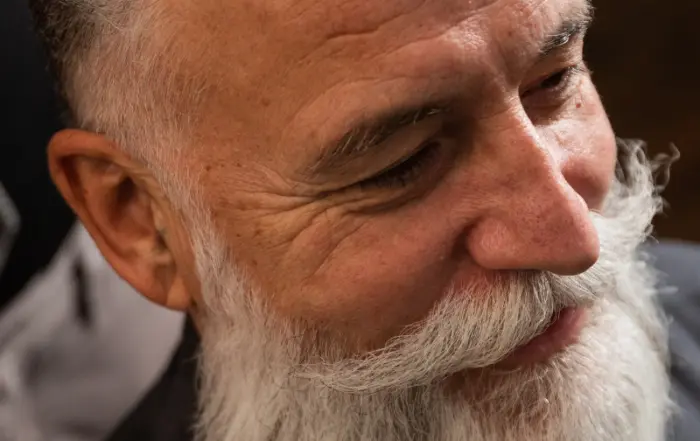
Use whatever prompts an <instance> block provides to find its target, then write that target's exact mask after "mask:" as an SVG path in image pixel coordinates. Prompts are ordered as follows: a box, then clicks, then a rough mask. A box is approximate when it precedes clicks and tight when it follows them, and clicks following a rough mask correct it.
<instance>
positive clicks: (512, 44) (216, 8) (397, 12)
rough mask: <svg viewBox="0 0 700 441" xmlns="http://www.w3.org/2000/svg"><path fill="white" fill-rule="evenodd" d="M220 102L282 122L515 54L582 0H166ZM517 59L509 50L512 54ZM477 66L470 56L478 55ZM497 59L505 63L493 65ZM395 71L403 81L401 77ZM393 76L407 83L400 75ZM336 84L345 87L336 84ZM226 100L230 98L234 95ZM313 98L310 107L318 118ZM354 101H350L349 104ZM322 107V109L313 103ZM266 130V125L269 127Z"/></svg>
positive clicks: (243, 114) (226, 108)
mask: <svg viewBox="0 0 700 441" xmlns="http://www.w3.org/2000/svg"><path fill="white" fill-rule="evenodd" d="M163 1H164V2H166V3H165V4H166V5H167V8H166V10H167V11H169V14H170V15H171V16H172V17H176V18H175V19H174V20H172V21H173V22H175V23H177V24H178V25H179V26H178V30H177V34H178V37H177V38H181V39H183V40H185V41H186V42H187V44H188V45H189V46H190V47H189V50H188V52H189V53H190V54H193V56H194V57H196V59H197V61H196V62H195V63H193V64H196V65H198V66H200V68H201V69H202V71H203V76H204V77H206V81H207V82H208V83H209V84H208V89H209V90H211V91H212V97H214V102H215V104H216V106H218V108H219V109H220V111H221V112H225V113H226V114H228V115H229V117H231V119H235V120H236V121H239V122H240V123H241V124H242V125H244V126H246V125H247V126H253V125H254V124H253V123H254V122H259V121H253V120H257V119H258V118H257V117H258V116H259V115H260V113H261V112H260V111H261V110H264V112H263V113H264V114H265V120H266V121H270V120H271V116H272V113H274V116H275V117H276V119H275V121H276V123H278V125H279V126H280V127H284V126H286V125H287V122H288V121H285V118H286V120H289V119H290V118H294V117H296V116H298V114H299V113H302V110H303V109H305V108H314V106H313V103H315V102H317V101H319V100H325V101H326V103H325V107H327V106H329V105H330V106H334V109H335V110H336V111H335V112H333V115H329V116H335V115H341V114H343V112H342V111H341V110H343V107H348V108H349V109H348V112H351V111H352V110H351V109H350V108H352V107H353V105H352V103H351V102H350V101H352V100H345V99H342V100H341V101H342V102H337V103H332V101H333V100H337V99H339V98H338V97H339V96H343V94H345V95H347V94H354V93H356V90H357V89H362V90H369V89H370V87H366V86H370V85H371V86H372V88H374V89H376V87H378V85H379V84H382V87H383V89H384V90H385V91H386V93H381V94H377V93H376V92H374V91H373V92H371V94H372V97H373V99H374V100H375V101H381V100H388V101H391V100H393V97H392V96H393V95H394V94H400V93H404V91H403V89H405V88H411V87H415V86H416V84H406V83H411V82H413V83H415V82H420V81H431V82H432V81H434V80H435V79H436V78H437V77H440V78H447V77H449V78H451V79H452V81H461V80H462V78H460V75H462V74H464V75H468V74H470V75H471V74H474V73H475V72H478V71H480V70H481V71H482V72H483V69H481V67H483V65H486V64H488V65H490V66H491V68H498V67H494V65H498V64H499V63H500V64H503V63H512V62H517V60H518V59H519V58H524V57H525V56H526V55H527V53H526V52H527V50H526V49H527V48H528V47H529V48H530V50H531V51H537V47H536V43H537V41H538V39H541V37H542V34H546V33H547V32H553V31H554V30H555V28H556V26H557V25H558V24H559V23H561V21H562V20H563V19H565V18H567V16H570V15H572V14H575V13H576V11H582V10H584V9H585V5H586V4H587V2H586V0H382V1H367V0H349V1H348V0H322V1H321V0H185V1H180V0H163ZM514 60H515V61H514ZM480 64H481V65H482V66H479V65H480ZM501 67H504V66H501ZM402 79H403V81H402ZM402 82H403V83H404V84H403V85H402ZM341 92H342V93H341ZM234 103H235V104H234ZM323 107H324V106H315V108H316V109H317V110H316V111H315V112H312V114H313V115H312V118H315V119H318V117H319V116H321V117H322V116H323V115H318V114H317V113H318V109H319V108H323ZM354 107H355V110H356V107H357V106H354ZM321 112H324V111H323V110H321ZM266 133H268V135H269V136H272V135H271V133H270V131H269V130H266Z"/></svg>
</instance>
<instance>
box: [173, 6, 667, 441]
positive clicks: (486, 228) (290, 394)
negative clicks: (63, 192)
mask: <svg viewBox="0 0 700 441" xmlns="http://www.w3.org/2000/svg"><path fill="white" fill-rule="evenodd" d="M171 3H172V4H168V5H167V10H168V11H169V13H170V14H171V15H170V17H169V18H170V19H171V20H170V21H169V23H171V24H172V23H174V24H176V25H177V26H179V33H180V38H182V39H183V41H188V42H189V43H188V44H191V46H192V47H191V48H190V51H189V53H190V54H191V57H192V59H191V60H190V61H193V62H194V61H196V62H199V63H201V64H202V65H205V66H206V69H205V72H206V86H205V87H203V88H202V97H201V112H199V114H200V117H199V118H198V119H197V120H196V127H195V130H194V134H195V136H194V140H195V144H196V145H193V146H191V148H186V149H184V150H183V155H184V162H183V164H186V166H187V167H189V169H190V173H191V170H199V171H201V172H198V174H196V176H195V177H196V183H197V190H198V193H197V194H199V195H201V198H202V200H201V201H200V202H201V205H202V206H203V207H205V209H206V211H207V212H208V215H209V216H208V218H209V219H211V221H212V225H211V229H210V230H211V231H210V232H211V234H208V235H207V234H205V235H204V236H198V234H199V233H201V232H202V231H205V232H206V231H209V230H207V226H203V225H205V224H206V222H204V220H202V219H200V220H199V221H201V222H202V223H201V224H193V225H191V226H192V234H193V236H194V237H195V239H194V242H195V245H196V246H195V254H196V256H197V263H198V265H199V266H198V269H199V275H198V277H194V276H192V277H190V278H189V279H188V280H186V284H187V286H188V287H189V291H191V292H192V293H193V294H194V295H195V297H198V298H199V299H198V300H199V301H200V303H201V304H203V305H205V306H204V307H203V308H201V309H200V312H202V315H201V316H200V317H198V319H199V320H200V324H201V326H200V328H201V331H202V337H203V345H204V350H203V369H204V380H205V386H204V389H203V391H202V397H201V400H202V406H203V410H204V413H203V415H204V416H203V427H205V430H206V432H207V433H206V435H207V439H211V440H221V439H229V437H230V436H238V435H240V434H244V435H243V437H244V438H246V439H258V438H259V439H297V440H301V439H308V440H314V439H327V438H324V436H328V434H329V433H330V434H331V438H330V439H384V440H390V439H397V440H398V439H423V438H425V439H455V440H456V439H469V440H496V439H500V440H511V439H528V440H530V439H532V440H535V439H538V440H544V439H548V440H561V439H580V440H593V439H600V440H603V439H614V438H611V436H612V437H617V438H615V439H625V440H627V439H630V440H631V439H635V440H639V439H641V438H639V436H640V434H644V436H647V437H649V438H648V439H654V438H653V437H654V436H656V434H657V433H658V429H659V427H660V424H659V421H661V420H662V419H661V417H658V415H660V413H661V412H660V409H661V408H662V407H663V401H664V400H663V398H662V396H663V393H664V391H665V389H664V385H665V383H664V379H663V374H662V365H663V363H662V358H663V356H662V353H663V350H662V349H661V348H660V345H659V344H658V340H659V338H660V337H659V335H660V331H659V328H658V326H657V325H658V323H657V321H656V319H655V315H654V312H653V307H652V306H651V303H650V302H649V301H648V294H649V292H650V283H646V282H647V278H646V277H645V276H646V275H647V274H646V273H645V272H644V271H645V270H643V265H642V266H640V265H641V264H639V263H638V262H636V261H635V260H634V257H633V256H632V252H631V251H630V250H631V249H632V248H634V247H635V246H636V245H637V244H638V242H639V241H641V240H642V238H643V235H644V232H645V230H646V227H647V225H648V221H649V218H650V217H649V214H650V213H653V211H654V209H653V208H654V207H653V206H654V201H653V199H652V195H651V193H650V192H649V191H647V190H648V185H647V184H648V182H647V181H646V180H645V177H646V174H645V172H644V170H643V169H644V167H643V165H640V164H637V167H638V168H637V169H635V170H634V173H633V176H637V178H638V187H639V188H641V190H639V189H638V190H639V195H641V196H639V197H634V198H629V197H627V196H629V195H627V196H626V195H625V193H620V192H618V193H616V194H614V195H613V196H611V195H610V189H611V185H612V184H613V171H614V164H615V156H616V155H615V140H614V136H613V134H612V131H611V128H610V126H609V123H608V120H607V118H606V115H605V113H604V111H603V108H602V106H601V103H600V100H599V97H598V95H597V93H596V91H595V88H594V86H593V84H592V82H591V79H590V75H589V73H588V72H587V70H586V68H585V65H584V63H583V60H582V48H583V36H584V33H585V29H586V27H587V25H588V21H589V10H588V5H587V4H586V2H585V1H584V0H538V1H534V0H532V1H531V0H472V1H465V0H446V1H418V0H391V1H383V2H378V1H374V2H368V1H361V0H358V1H350V2H341V1H323V2H319V1H317V0H310V1H298V0H294V1H282V0H275V1H258V0H251V1H236V2H230V4H228V3H227V4H223V2H217V1H213V0H206V1H203V2H196V3H195V2H190V4H187V3H188V2H171ZM190 65H193V63H190ZM202 115H203V116H202ZM628 199H629V201H628ZM630 201H631V202H630ZM606 210H607V212H606ZM600 213H602V214H600ZM608 215H609V218H607V219H606V216H608ZM594 222H597V223H596V224H595V225H594ZM601 233H605V234H607V236H605V234H604V235H603V236H605V237H599V234H601ZM601 243H602V244H603V247H602V248H601ZM218 248H222V249H223V251H222V253H221V254H220V255H217V254H216V252H214V251H211V250H216V249H218ZM601 252H603V256H604V259H601V260H602V263H601V262H599V265H596V267H593V269H592V270H589V268H591V267H592V266H593V265H594V264H596V262H597V261H598V259H599V255H600V253H601ZM606 253H607V254H606ZM222 256H228V257H230V258H231V259H230V260H225V257H222ZM176 258H177V256H176ZM222 262H223V263H224V265H221V264H222ZM179 266H180V267H182V266H186V265H183V264H180V265H179ZM640 268H641V269H640ZM587 270H589V271H587ZM581 273H583V274H581ZM636 295H640V299H636V297H635V296H636ZM251 299H252V300H251ZM572 307H577V308H579V311H580V310H585V311H584V312H585V314H584V315H588V316H589V323H588V325H587V326H588V327H587V328H586V329H587V330H586V329H583V330H582V329H580V328H581V326H583V321H582V320H577V324H576V326H571V327H570V328H571V329H570V331H571V332H569V335H568V336H565V337H566V338H563V340H565V342H566V343H567V344H571V347H570V348H568V349H567V350H566V351H565V352H563V355H562V354H559V352H562V351H563V350H564V349H565V347H564V346H566V345H559V346H557V345H554V344H550V345H544V346H542V345H541V346H540V348H539V356H538V355H537V354H535V356H534V357H533V356H526V357H520V358H517V357H516V359H515V361H514V362H513V359H511V358H508V360H510V361H511V362H510V363H506V364H505V365H503V364H499V363H500V362H503V361H504V359H506V357H507V356H508V355H509V354H511V353H512V352H513V351H514V350H515V349H516V348H517V347H518V346H520V345H521V344H523V343H527V342H528V341H530V340H532V339H533V338H534V337H535V336H536V335H537V334H538V333H541V332H542V331H544V330H545V329H546V328H547V326H548V325H549V324H550V323H551V321H552V320H553V319H554V318H556V317H557V316H558V315H557V314H559V313H560V312H562V310H564V314H563V315H565V316H566V313H568V312H570V311H571V309H570V308H572ZM566 308H569V309H566ZM264 317H268V318H264ZM269 317H272V318H271V319H270V318H269ZM570 318H571V317H569V319H570ZM579 318H580V317H579ZM295 331H299V333H296V332H295ZM579 333H580V334H581V335H582V337H581V342H580V343H576V341H577V339H578V337H579ZM397 336H398V338H397ZM297 337H299V338H298V339H297ZM606 339H607V340H606ZM297 340H298V341H297ZM535 352H537V351H535ZM368 354H369V355H368ZM611 354H615V356H611ZM319 362H330V364H326V365H324V363H320V364H319ZM532 364H535V365H536V366H535V367H532ZM642 365H643V366H645V368H644V369H638V370H635V369H636V368H635V366H642ZM324 366H325V367H324ZM509 369H515V371H510V370H509ZM647 380H648V381H647ZM591 385H600V387H597V388H596V387H591ZM511 393H512V394H513V395H512V396H511V395H510V394H511ZM650 394H655V395H654V396H657V397H658V398H657V399H655V400H651V401H646V400H647V399H648V398H649V397H650V396H651V395H650ZM611 408H612V409H613V410H614V411H611ZM528 411H531V412H529V413H528ZM508 415H511V416H513V421H512V424H505V425H504V422H505V421H508V422H509V423H510V422H511V421H510V420H509V419H508V418H509V417H508ZM514 415H515V416H514ZM642 423H644V424H648V426H643V424H642ZM596 424H600V425H599V427H597V426H596ZM630 427H631V428H630ZM324 431H325V432H324ZM323 433H326V435H323ZM406 437H408V438H406Z"/></svg>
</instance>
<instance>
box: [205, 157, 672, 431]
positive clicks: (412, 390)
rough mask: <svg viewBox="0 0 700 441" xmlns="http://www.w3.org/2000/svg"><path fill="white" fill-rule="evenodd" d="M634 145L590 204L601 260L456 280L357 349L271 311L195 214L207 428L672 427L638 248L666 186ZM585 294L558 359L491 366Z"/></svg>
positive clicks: (648, 277) (647, 273)
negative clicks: (574, 337)
mask: <svg viewBox="0 0 700 441" xmlns="http://www.w3.org/2000/svg"><path fill="white" fill-rule="evenodd" d="M631 152H632V154H631V155H630V157H629V159H628V160H627V162H626V167H625V169H624V170H621V171H623V172H624V175H625V177H626V180H627V182H626V183H625V184H622V183H621V182H619V181H617V180H616V182H615V184H614V187H613V190H612V191H611V194H610V195H609V197H608V200H607V203H606V207H605V210H604V211H603V213H602V215H597V214H592V216H593V218H594V222H595V225H596V227H597V229H598V233H599V235H600V239H601V257H600V259H599V261H598V263H597V264H596V265H595V266H594V267H592V268H591V269H590V270H588V271H586V272H585V273H583V274H580V275H577V276H571V277H562V276H556V275H553V274H546V273H533V272H528V273H525V272H514V273H513V274H512V275H509V276H508V277H504V278H502V279H501V280H499V281H497V282H496V283H494V284H493V286H492V287H490V288H488V290H489V291H493V292H486V293H485V292H484V289H485V288H484V287H478V288H477V287H469V286H467V287H455V288H454V289H453V290H451V291H450V293H448V294H447V295H446V296H445V297H444V298H443V299H442V300H441V301H440V302H438V304H436V305H435V307H434V308H433V310H432V311H431V312H430V314H429V316H428V317H427V318H426V319H425V320H424V321H422V322H420V323H417V324H415V325H414V326H412V327H411V328H410V329H407V330H406V331H405V332H404V333H402V334H401V335H399V336H397V337H396V338H394V339H392V340H391V341H389V342H388V343H387V345H386V346H385V347H383V348H381V349H379V350H376V351H372V352H370V353H366V354H360V355H357V354H352V353H351V352H348V351H347V350H344V349H343V346H344V345H343V344H342V342H341V341H340V340H339V339H337V338H334V337H331V336H328V335H324V333H322V332H320V331H319V330H318V329H315V328H314V326H313V325H311V324H308V323H292V322H288V321H285V320H283V319H281V318H279V317H277V316H275V315H274V314H273V313H271V312H270V311H269V309H268V308H267V307H266V305H264V304H263V303H262V302H261V299H263V298H265V296H262V295H260V293H259V292H257V291H256V290H255V289H254V288H253V287H252V285H251V283H249V281H248V280H245V278H243V277H240V275H239V274H237V272H236V271H235V265H234V263H233V262H232V261H231V259H230V258H229V257H228V255H227V253H226V252H225V250H224V249H223V247H222V246H221V245H220V244H222V243H223V241H221V240H218V238H217V236H216V234H215V232H214V229H213V228H211V224H210V222H207V220H206V217H205V216H198V218H197V220H196V222H191V225H197V228H196V229H194V231H193V242H194V245H195V252H196V260H197V266H198V271H199V274H200V280H201V281H202V292H203V298H204V305H203V307H204V314H205V315H206V320H204V321H203V323H202V324H203V326H202V327H201V334H202V353H201V358H200V377H201V378H200V380H201V381H200V395H199V397H200V415H199V421H198V427H197V432H198V439H199V440H201V441H229V440H231V441H232V440H241V439H243V440H247V441H248V440H249V441H256V440H260V441H262V440H266V441H268V440H269V441H273V440H279V441H284V440H289V441H292V440H293V441H312V440H313V441H316V440H333V441H335V440H344V441H345V440H358V441H359V440H367V441H371V440H378V441H379V440H381V441H394V440H412V441H420V440H426V441H427V440H455V441H457V440H460V441H464V440H468V441H515V440H531V441H534V440H537V441H563V440H569V441H597V440H600V441H609V440H617V441H660V440H662V439H663V435H664V433H663V432H664V423H665V420H666V416H667V409H668V408H669V400H668V388H669V385H668V378H667V375H666V357H667V354H666V330H665V326H664V323H663V320H662V318H661V316H660V314H659V312H658V310H657V308H656V306H655V302H654V295H655V288H654V284H655V277H654V273H653V270H652V269H651V267H650V266H649V265H648V264H647V263H646V261H645V259H644V256H643V255H642V254H641V253H640V252H639V250H638V248H639V245H640V244H641V243H642V242H643V241H644V240H645V238H646V237H647V234H648V233H649V231H650V227H649V225H650V223H651V219H652V218H653V216H654V214H655V213H656V212H657V211H658V210H659V207H660V199H659V197H658V195H657V194H656V190H655V188H654V186H653V183H652V179H651V168H650V166H649V164H648V163H647V162H646V161H645V159H644V156H643V154H642V153H641V150H640V148H639V147H638V146H637V147H634V148H633V149H632V150H631ZM620 176H621V175H620ZM475 293H478V294H476V295H475ZM476 299H479V300H476ZM574 305H586V306H589V307H590V311H591V313H590V320H589V323H588V326H587V328H586V329H585V330H584V331H583V333H582V335H581V338H580V341H579V342H578V343H577V344H575V345H572V346H571V347H569V348H568V349H567V350H565V351H564V352H562V353H560V354H557V355H556V356H554V357H553V358H552V359H551V360H549V361H548V362H546V363H542V364H538V365H533V366H527V367H522V368H519V369H515V370H512V371H508V372H505V371H502V370H496V369H494V368H493V365H494V364H495V363H497V362H498V361H500V360H502V359H503V358H505V357H506V356H507V355H508V354H509V353H511V352H512V351H513V350H514V349H515V348H516V347H518V346H520V345H521V344H523V343H524V342H527V341H529V340H530V339H532V338H533V337H534V336H536V335H537V334H539V333H540V332H542V331H543V330H544V329H545V327H546V326H547V325H548V323H549V322H550V320H551V317H552V316H553V314H555V313H556V312H557V311H558V310H560V309H561V308H563V307H567V306H574Z"/></svg>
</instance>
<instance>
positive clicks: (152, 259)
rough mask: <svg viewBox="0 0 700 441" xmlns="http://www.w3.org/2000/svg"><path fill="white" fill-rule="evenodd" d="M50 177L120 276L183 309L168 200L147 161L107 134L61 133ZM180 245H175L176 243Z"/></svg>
mask: <svg viewBox="0 0 700 441" xmlns="http://www.w3.org/2000/svg"><path fill="white" fill-rule="evenodd" d="M48 155H49V167H50V171H51V176H52V178H53V179H54V182H55V183H56V186H57V187H58V189H59V191H60V192H61V193H62V194H63V196H64V198H65V199H66V201H67V202H68V204H69V205H70V206H71V207H72V208H73V210H74V211H75V212H76V214H77V215H78V216H79V218H80V220H81V221H82V223H83V225H84V226H85V228H86V229H87V230H88V232H89V233H90V235H91V236H92V237H93V239H94V240H95V243H96V244H97V246H98V248H99V249H100V251H101V252H102V254H103V255H104V257H105V258H106V259H107V261H108V262H109V263H110V264H111V265H112V267H113V268H114V269H115V270H116V271H117V273H119V275H120V276H121V277H122V278H123V279H125V280H126V281H127V282H128V283H129V284H131V285H132V286H133V287H134V288H135V289H136V290H137V291H139V292H141V293H142V294H143V295H144V296H146V297H148V298H149V299H150V300H152V301H154V302H156V303H159V304H161V305H163V306H166V307H169V308H173V309H181V310H184V309H186V308H187V307H188V306H189V296H188V294H187V290H186V289H185V284H184V283H183V282H182V280H181V275H180V274H179V271H178V267H177V264H176V259H175V256H173V254H172V247H171V246H170V244H169V243H168V240H167V238H166V237H164V235H163V231H166V230H168V229H170V228H175V226H173V225H170V226H169V225H166V221H167V220H168V216H167V215H166V214H165V213H163V211H164V210H165V209H167V206H168V204H167V201H165V200H163V198H162V196H160V194H161V193H160V191H159V190H160V189H159V188H158V185H157V182H156V181H155V180H154V179H151V178H150V173H149V172H148V170H146V169H145V167H143V165H141V164H139V163H137V162H135V161H133V160H131V159H130V158H129V157H128V156H127V155H125V154H124V153H123V152H121V151H120V150H119V149H117V148H116V146H114V145H113V144H112V143H111V142H109V141H108V140H107V139H106V138H104V137H102V136H100V135H97V134H94V133H89V132H83V131H78V130H68V131H64V132H60V133H58V134H57V135H56V136H54V138H53V139H52V140H51V143H50V145H49V151H48ZM175 248H177V246H176V247H175Z"/></svg>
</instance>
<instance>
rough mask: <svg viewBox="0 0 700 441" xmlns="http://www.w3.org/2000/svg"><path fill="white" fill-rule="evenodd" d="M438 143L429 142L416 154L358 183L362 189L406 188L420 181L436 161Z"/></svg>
mask: <svg viewBox="0 0 700 441" xmlns="http://www.w3.org/2000/svg"><path fill="white" fill-rule="evenodd" d="M439 148H440V143H439V142H437V141H431V142H429V143H427V144H425V145H424V147H422V148H421V149H420V150H418V152H416V153H414V154H413V155H412V156H409V157H408V158H405V159H403V160H401V161H399V162H398V163H395V164H394V165H392V166H390V167H388V168H386V169H385V170H384V171H382V172H380V173H379V174H378V175H375V176H373V177H371V178H369V179H366V180H364V181H361V182H360V183H359V186H360V188H362V189H371V188H394V187H407V186H409V185H411V184H412V183H414V182H416V181H418V180H420V178H421V177H422V176H423V175H424V173H425V172H426V170H427V169H429V167H430V166H431V165H433V163H434V162H435V161H436V160H437V157H438V153H439Z"/></svg>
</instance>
